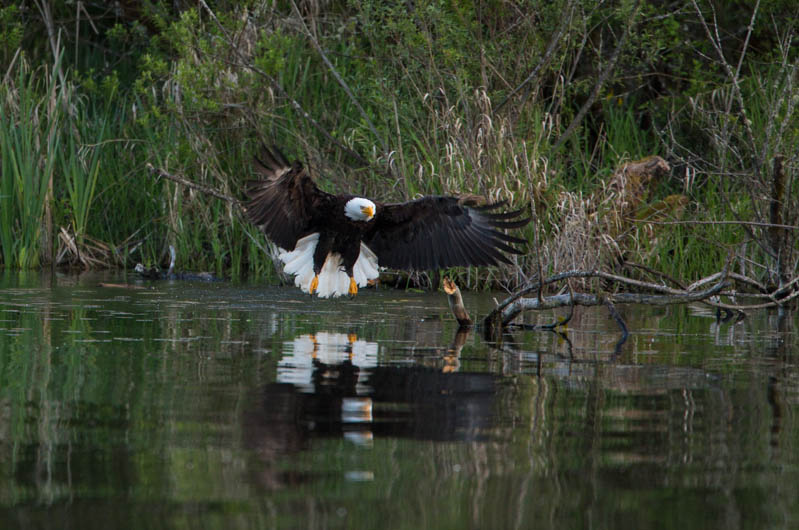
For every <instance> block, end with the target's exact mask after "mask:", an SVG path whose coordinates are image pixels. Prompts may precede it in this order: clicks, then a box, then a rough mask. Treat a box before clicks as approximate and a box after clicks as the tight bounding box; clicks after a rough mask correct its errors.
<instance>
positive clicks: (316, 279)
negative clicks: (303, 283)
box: [308, 274, 319, 294]
mask: <svg viewBox="0 0 799 530" xmlns="http://www.w3.org/2000/svg"><path fill="white" fill-rule="evenodd" d="M317 287H319V276H318V275H316V274H314V275H313V279H312V280H311V285H310V286H308V294H314V293H315V292H316V288H317Z"/></svg>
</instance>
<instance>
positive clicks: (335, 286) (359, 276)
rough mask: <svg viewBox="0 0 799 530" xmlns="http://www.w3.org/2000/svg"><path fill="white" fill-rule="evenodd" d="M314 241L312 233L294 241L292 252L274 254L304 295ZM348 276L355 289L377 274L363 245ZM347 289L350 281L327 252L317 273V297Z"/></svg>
mask: <svg viewBox="0 0 799 530" xmlns="http://www.w3.org/2000/svg"><path fill="white" fill-rule="evenodd" d="M318 242H319V234H318V233H314V234H311V235H308V236H305V237H303V238H302V239H300V240H299V241H297V244H296V245H295V246H294V250H292V251H286V250H282V251H281V252H280V254H278V258H280V261H282V262H283V263H284V264H285V266H284V268H283V271H284V272H285V273H286V274H293V275H294V284H295V285H296V286H297V287H299V288H300V289H302V290H303V292H306V293H307V292H308V289H309V287H310V285H311V280H313V277H314V270H313V254H314V250H316V244H317V243H318ZM352 275H353V278H354V279H355V283H356V284H357V285H358V287H364V286H366V284H367V282H368V281H369V280H372V279H375V278H377V277H378V276H379V275H380V273H379V271H378V269H377V256H376V255H375V253H374V252H372V250H371V249H370V248H369V247H367V246H366V245H364V244H363V243H361V251H360V254H359V255H358V259H357V260H356V261H355V265H354V266H353V268H352ZM349 288H350V278H349V276H347V273H346V272H345V271H344V267H343V266H342V263H341V255H340V254H338V253H337V252H331V253H330V254H329V255H328V256H327V259H326V260H325V263H324V265H323V266H322V270H321V271H320V272H319V284H318V285H317V287H316V293H317V294H318V295H319V297H320V298H328V297H330V296H334V297H335V296H343V295H346V294H348V293H349Z"/></svg>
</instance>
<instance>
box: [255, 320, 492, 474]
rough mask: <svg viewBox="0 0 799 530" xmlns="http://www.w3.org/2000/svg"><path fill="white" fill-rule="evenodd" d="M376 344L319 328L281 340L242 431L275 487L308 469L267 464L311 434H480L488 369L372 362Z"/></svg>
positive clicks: (368, 438)
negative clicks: (272, 376) (292, 470)
mask: <svg viewBox="0 0 799 530" xmlns="http://www.w3.org/2000/svg"><path fill="white" fill-rule="evenodd" d="M378 350H379V348H378V344H377V343H376V342H369V341H364V340H359V339H358V338H357V337H356V336H355V335H351V334H350V335H347V334H343V333H328V332H318V333H316V334H313V335H310V334H309V335H301V336H299V337H296V338H295V339H294V340H292V341H289V342H286V343H284V346H283V357H282V359H281V360H280V361H279V362H278V368H277V378H276V379H277V381H276V382H275V383H272V384H269V385H267V386H266V387H265V388H263V389H262V390H261V391H259V394H258V395H257V396H255V398H254V399H252V400H250V403H251V405H250V407H249V409H248V410H247V412H246V413H245V417H244V439H245V445H246V446H247V447H248V449H250V450H252V451H254V453H255V454H256V455H257V458H258V459H259V460H260V461H261V464H267V469H262V470H261V471H264V472H265V475H263V476H262V477H261V481H260V482H261V483H262V484H264V485H266V486H268V487H281V486H283V485H287V484H289V483H294V482H296V481H302V480H308V479H310V478H311V477H307V476H306V477H297V476H289V475H285V474H283V475H280V476H278V475H276V474H274V473H271V472H269V471H268V467H269V466H268V464H269V463H270V462H272V461H275V460H276V459H278V458H279V457H281V456H285V455H288V454H292V453H296V452H299V451H303V450H306V449H308V448H309V447H310V444H311V442H312V441H313V439H314V438H323V437H341V438H344V439H346V440H349V441H350V442H352V443H354V444H357V445H361V446H364V447H369V446H371V443H372V440H373V439H374V438H375V437H381V436H382V437H395V438H413V439H421V440H435V441H474V440H481V439H486V438H487V437H488V433H490V431H491V428H492V426H493V420H494V414H495V394H496V386H497V385H496V381H495V378H494V376H493V375H491V374H487V373H466V372H448V371H446V370H440V369H434V368H430V367H425V366H418V365H408V364H405V363H403V364H392V363H384V364H380V363H378Z"/></svg>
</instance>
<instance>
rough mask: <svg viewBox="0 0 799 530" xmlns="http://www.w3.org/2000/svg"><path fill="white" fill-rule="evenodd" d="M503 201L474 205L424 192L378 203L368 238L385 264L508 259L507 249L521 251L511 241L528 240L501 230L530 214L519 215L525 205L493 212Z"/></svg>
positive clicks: (435, 265) (427, 265) (425, 265)
mask: <svg viewBox="0 0 799 530" xmlns="http://www.w3.org/2000/svg"><path fill="white" fill-rule="evenodd" d="M504 204H505V203H494V204H488V205H485V206H472V205H467V204H464V203H463V201H461V200H460V199H458V198H457V197H424V198H421V199H417V200H415V201H410V202H406V203H400V204H385V205H379V206H378V208H377V215H376V216H375V219H376V223H375V226H374V228H373V230H372V231H370V232H369V233H368V234H367V235H366V237H365V238H364V242H365V243H366V245H367V246H368V247H369V248H371V249H372V251H373V252H374V253H375V254H377V260H378V263H380V265H381V266H383V267H390V268H393V269H415V270H430V269H439V268H446V267H455V266H467V265H497V264H498V263H500V262H502V263H510V260H509V259H508V258H507V256H505V255H504V254H503V253H504V252H505V253H510V254H522V251H521V250H519V249H517V248H515V247H513V246H511V244H512V243H517V244H521V243H525V242H526V241H525V240H524V239H520V238H518V237H513V236H509V235H507V234H505V233H504V232H502V231H501V230H505V229H510V228H519V227H522V226H524V225H526V224H527V223H529V222H530V219H529V218H520V216H521V215H522V213H523V212H522V210H517V211H512V212H504V213H494V211H495V210H497V209H499V208H501V207H502V206H503V205H504Z"/></svg>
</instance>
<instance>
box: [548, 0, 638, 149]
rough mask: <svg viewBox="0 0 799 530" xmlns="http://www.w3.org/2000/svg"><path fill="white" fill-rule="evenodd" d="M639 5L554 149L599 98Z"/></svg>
mask: <svg viewBox="0 0 799 530" xmlns="http://www.w3.org/2000/svg"><path fill="white" fill-rule="evenodd" d="M639 3H640V2H639V1H638V0H636V2H635V5H634V6H633V10H632V14H631V15H630V19H629V20H628V21H627V25H626V26H625V27H624V32H623V33H622V35H621V38H620V39H619V43H618V44H617V45H616V49H615V50H613V54H612V55H611V56H610V59H609V60H608V64H607V65H605V68H604V69H603V70H602V72H601V73H600V74H599V77H598V78H597V80H596V83H595V84H594V88H593V90H592V91H591V95H590V96H588V99H587V100H586V102H585V103H583V106H582V107H580V110H579V111H578V112H577V115H576V116H575V117H574V119H573V120H572V121H571V123H570V124H569V126H568V127H567V128H566V130H565V131H564V132H563V134H562V135H561V136H560V138H558V140H557V141H556V142H555V145H554V148H555V149H557V148H558V147H560V146H561V145H563V142H565V141H566V140H568V139H569V137H570V136H571V135H572V134H573V133H574V131H576V130H577V126H578V125H580V122H582V121H583V118H584V117H585V115H586V114H588V110H589V109H590V108H591V106H592V105H593V104H594V100H596V98H597V96H599V91H600V90H602V87H603V86H604V85H605V81H607V80H608V77H610V74H611V73H612V72H613V70H614V69H615V68H616V62H617V61H618V59H619V56H620V55H621V50H622V49H623V48H624V45H625V44H626V42H627V37H628V36H629V35H630V31H631V29H632V28H633V26H635V19H636V18H637V17H638V6H639Z"/></svg>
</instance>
